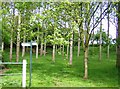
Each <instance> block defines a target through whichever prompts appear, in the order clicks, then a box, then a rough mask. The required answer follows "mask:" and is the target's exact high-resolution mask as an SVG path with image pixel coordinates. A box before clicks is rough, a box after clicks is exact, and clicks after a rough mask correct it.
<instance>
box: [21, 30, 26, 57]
mask: <svg viewBox="0 0 120 89" xmlns="http://www.w3.org/2000/svg"><path fill="white" fill-rule="evenodd" d="M25 35H26V34H25V32H24V38H23V43H25ZM24 55H25V46H22V57H24Z"/></svg>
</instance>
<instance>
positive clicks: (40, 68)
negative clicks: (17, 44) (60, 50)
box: [2, 47, 118, 87]
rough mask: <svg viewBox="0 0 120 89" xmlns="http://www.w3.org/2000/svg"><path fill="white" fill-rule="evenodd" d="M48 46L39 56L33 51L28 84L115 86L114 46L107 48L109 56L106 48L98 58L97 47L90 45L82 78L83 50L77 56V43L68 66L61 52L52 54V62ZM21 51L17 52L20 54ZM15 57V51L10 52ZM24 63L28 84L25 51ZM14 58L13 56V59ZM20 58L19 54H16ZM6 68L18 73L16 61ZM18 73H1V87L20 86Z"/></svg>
mask: <svg viewBox="0 0 120 89" xmlns="http://www.w3.org/2000/svg"><path fill="white" fill-rule="evenodd" d="M51 51H52V50H48V54H47V55H46V56H39V59H35V53H34V54H33V63H32V87H117V86H118V74H117V73H118V71H117V69H116V66H115V63H116V54H115V50H113V49H110V51H111V53H110V59H107V58H106V49H105V48H104V49H103V50H102V60H101V61H99V60H98V58H99V57H98V53H99V50H98V48H97V47H95V48H94V51H93V48H92V47H90V49H89V60H88V61H89V62H88V67H89V70H88V75H89V78H88V79H87V80H84V79H83V75H84V65H83V64H84V54H83V50H81V54H80V57H77V56H76V55H77V47H75V49H74V56H73V65H72V66H69V65H68V62H69V60H66V59H65V57H63V56H61V55H57V56H56V62H55V63H52V59H51V58H52V56H51V53H52V52H51ZM4 55H5V56H4V57H5V60H6V61H8V60H9V50H5V54H4ZM20 55H21V54H20ZM13 58H14V59H15V52H14V55H13ZM25 59H26V60H27V62H28V65H27V86H29V53H27V54H26V55H25ZM13 61H15V60H13ZM20 61H22V58H20ZM7 67H8V68H9V70H7V71H6V73H20V72H21V71H22V67H21V66H20V65H7ZM21 81H22V76H21V75H18V76H3V77H2V86H3V87H20V86H21Z"/></svg>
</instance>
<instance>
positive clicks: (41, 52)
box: [40, 33, 43, 56]
mask: <svg viewBox="0 0 120 89" xmlns="http://www.w3.org/2000/svg"><path fill="white" fill-rule="evenodd" d="M42 55H43V33H42V37H41V48H40V56H42Z"/></svg>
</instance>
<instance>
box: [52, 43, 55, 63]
mask: <svg viewBox="0 0 120 89" xmlns="http://www.w3.org/2000/svg"><path fill="white" fill-rule="evenodd" d="M52 61H53V62H55V44H54V45H53V55H52Z"/></svg>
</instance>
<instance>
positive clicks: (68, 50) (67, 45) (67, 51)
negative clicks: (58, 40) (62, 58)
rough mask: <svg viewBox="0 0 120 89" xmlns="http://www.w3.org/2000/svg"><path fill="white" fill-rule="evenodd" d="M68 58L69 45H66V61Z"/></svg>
mask: <svg viewBox="0 0 120 89" xmlns="http://www.w3.org/2000/svg"><path fill="white" fill-rule="evenodd" d="M68 57H69V44H68V45H67V57H66V59H68Z"/></svg>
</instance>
